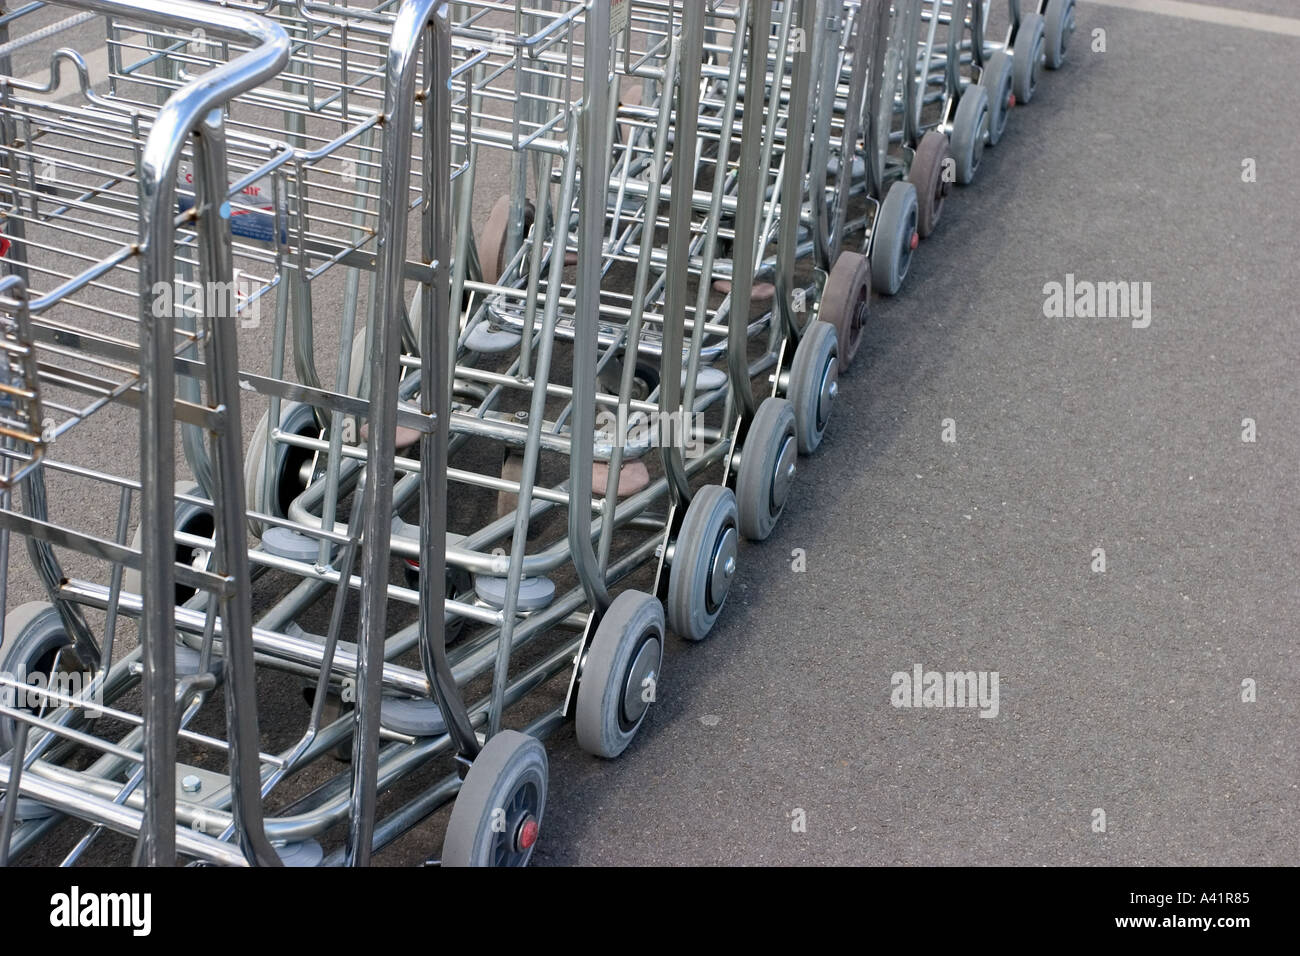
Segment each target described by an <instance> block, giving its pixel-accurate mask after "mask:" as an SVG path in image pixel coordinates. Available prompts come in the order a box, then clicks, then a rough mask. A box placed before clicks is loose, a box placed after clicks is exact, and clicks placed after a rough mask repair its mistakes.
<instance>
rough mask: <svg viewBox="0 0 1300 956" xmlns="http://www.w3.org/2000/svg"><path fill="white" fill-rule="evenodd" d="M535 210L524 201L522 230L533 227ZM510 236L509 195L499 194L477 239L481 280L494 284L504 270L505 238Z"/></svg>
mask: <svg viewBox="0 0 1300 956" xmlns="http://www.w3.org/2000/svg"><path fill="white" fill-rule="evenodd" d="M536 218H537V210H536V208H535V207H534V206H533V204H532V202H527V201H526V202H525V203H524V231H523V233H522V234H523V235H525V236H527V235H528V231H529V230H530V229H532V228H533V222H534V221H535V220H536ZM509 237H510V197H509V196H501V197H500V198H498V199H497V201H496V203H495V204H494V205H493V206H492V211H491V212H490V213H488V218H487V222H486V223H484V224H483V237H482V238H481V239H480V240H479V244H478V249H479V256H478V258H479V263H480V264H481V266H482V269H483V281H484V282H486V283H487V284H489V285H494V284H495V283H497V282H498V281H500V279H501V273H503V272H505V271H506V264H507V262H506V240H507V239H509Z"/></svg>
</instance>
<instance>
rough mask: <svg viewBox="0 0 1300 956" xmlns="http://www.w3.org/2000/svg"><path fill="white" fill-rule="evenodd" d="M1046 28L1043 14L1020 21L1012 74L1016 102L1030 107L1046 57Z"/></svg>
mask: <svg viewBox="0 0 1300 956" xmlns="http://www.w3.org/2000/svg"><path fill="white" fill-rule="evenodd" d="M1046 29H1047V28H1046V26H1045V25H1044V23H1043V17H1042V14H1039V13H1030V14H1026V15H1025V16H1024V17H1022V18H1021V20H1020V29H1019V30H1017V31H1016V46H1015V54H1014V56H1013V57H1012V73H1013V74H1014V77H1015V82H1014V84H1013V86H1012V88H1013V89H1014V90H1015V94H1016V102H1017V103H1018V104H1020V105H1021V106H1028V105H1029V102H1030V101H1031V100H1032V99H1033V98H1034V93H1035V92H1036V91H1037V90H1038V71H1039V69H1040V67H1041V66H1042V63H1043V57H1044V56H1045V53H1044V50H1045V48H1046V46H1047V42H1046Z"/></svg>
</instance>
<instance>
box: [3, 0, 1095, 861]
mask: <svg viewBox="0 0 1300 956" xmlns="http://www.w3.org/2000/svg"><path fill="white" fill-rule="evenodd" d="M1000 6H1001V5H1000V4H999V9H998V10H996V11H992V13H994V14H996V15H998V16H1000V17H1003V19H1004V20H1005V21H1006V22H1007V23H1009V28H1008V31H1007V32H1006V33H1005V34H1002V33H1001V32H1000V31H999V33H998V35H996V36H994V35H993V31H992V27H991V24H990V15H991V11H990V10H989V0H975V2H973V3H972V2H971V0H528V2H525V0H479V2H443V0H370V2H365V0H222V2H221V3H217V2H208V0H69V2H67V3H66V4H60V5H59V6H57V7H54V6H51V5H49V4H45V3H40V2H32V3H26V4H22V5H19V6H14V7H8V6H7V5H6V7H5V8H4V9H0V449H2V454H0V605H3V609H4V612H5V614H4V624H3V634H2V637H0V753H3V756H2V757H0V791H3V800H2V801H0V810H2V812H0V860H3V861H5V862H8V861H20V860H22V859H24V858H29V859H37V860H41V861H44V862H48V863H59V862H61V863H64V864H69V865H70V864H72V863H75V862H78V861H85V862H93V861H96V860H103V859H112V854H113V853H120V854H122V855H123V856H125V855H127V854H131V856H132V859H133V860H134V861H135V862H137V863H140V864H149V865H172V864H174V863H177V862H184V863H190V864H223V865H250V864H252V865H280V864H284V865H298V866H311V865H340V864H346V865H365V864H367V863H368V862H370V860H371V858H372V855H373V854H375V853H376V852H378V851H380V850H381V849H382V848H384V847H386V846H388V845H390V844H392V843H393V842H394V841H396V840H397V839H399V838H400V837H401V836H402V835H403V834H406V833H408V831H410V830H411V829H412V828H413V827H415V826H416V825H417V824H419V823H420V822H421V821H423V820H425V819H426V818H427V817H429V816H430V815H431V814H433V813H435V812H436V811H438V810H439V808H441V807H444V806H445V805H447V804H449V803H450V804H452V806H451V810H450V814H449V816H448V818H447V820H446V824H445V832H446V835H445V838H444V842H443V845H442V847H441V849H440V851H439V849H438V848H437V847H430V848H428V851H427V855H429V856H433V857H436V858H437V859H438V860H439V861H440V862H441V863H442V864H444V865H521V864H524V863H526V862H527V861H528V859H529V857H530V856H531V855H532V853H533V851H534V849H535V847H536V846H537V844H538V840H539V839H544V831H543V822H544V815H545V810H546V803H547V782H548V764H547V755H546V751H545V749H544V747H543V745H542V740H543V739H544V738H546V737H547V736H548V735H549V734H550V733H551V732H552V731H555V730H556V729H557V728H560V727H562V726H564V725H566V724H570V723H571V724H572V725H573V732H574V735H575V736H576V741H577V744H578V746H579V747H581V748H582V749H583V750H585V751H587V752H589V753H591V754H593V755H595V756H596V757H599V758H605V759H609V758H614V757H617V756H619V754H621V753H622V752H623V751H624V750H625V748H627V747H628V745H629V743H630V742H631V741H632V740H633V738H634V737H635V736H636V735H637V733H638V731H639V730H640V729H641V728H642V727H643V725H644V724H645V722H646V715H647V713H648V712H649V710H650V709H651V707H652V706H653V705H654V703H655V701H656V700H657V698H658V695H659V684H660V672H661V669H662V666H663V661H664V649H665V644H666V641H667V640H668V639H669V636H670V635H676V637H677V638H678V639H680V640H684V641H688V642H689V641H700V640H703V639H704V638H706V637H707V636H708V634H709V632H710V630H711V629H712V628H713V626H714V624H715V622H716V621H717V620H718V618H719V616H720V615H722V614H723V613H724V606H725V604H726V600H727V595H728V592H729V590H730V588H731V587H732V585H733V582H734V581H735V580H736V578H737V575H738V573H739V564H740V563H741V562H742V561H743V559H744V550H743V546H742V541H750V542H760V541H763V540H764V539H765V538H767V537H768V536H769V535H770V534H771V533H772V531H773V528H774V527H775V525H776V524H777V522H778V520H779V519H780V517H781V514H782V511H783V509H784V507H785V504H786V502H787V501H788V500H790V498H791V496H792V495H795V494H797V479H796V472H797V469H798V464H799V460H800V458H801V457H803V456H807V455H812V454H814V453H815V452H816V451H817V449H818V446H819V444H820V443H821V441H822V436H823V434H824V433H825V430H826V428H827V426H828V423H829V422H830V418H831V413H832V410H833V407H834V404H835V399H836V394H837V390H838V388H839V381H840V375H841V373H842V372H844V370H845V369H847V368H848V367H849V365H850V364H851V363H852V362H853V359H854V355H855V353H856V352H857V351H858V346H859V342H860V340H861V339H862V335H863V330H864V328H865V326H866V323H867V322H868V320H869V311H870V304H871V300H872V298H873V296H877V295H894V294H896V293H898V292H899V291H900V289H901V288H902V286H903V284H904V282H905V280H906V277H907V273H908V270H909V265H910V262H911V258H912V256H913V254H914V250H916V249H917V246H918V242H919V241H920V240H923V239H924V238H926V237H927V236H929V235H930V234H931V233H932V232H933V231H934V230H935V229H936V228H937V227H938V226H939V223H940V218H941V213H942V211H943V207H944V204H945V201H946V200H947V199H948V198H949V195H950V193H951V192H952V189H953V186H954V184H956V185H966V184H969V183H972V182H974V181H975V180H976V179H977V176H978V172H979V169H980V164H981V158H982V156H983V151H984V149H985V148H986V147H988V146H995V145H996V144H997V143H998V141H999V140H1000V139H1001V137H1002V135H1003V132H1004V130H1005V128H1006V126H1007V123H1008V116H1009V114H1010V112H1011V108H1012V106H1013V105H1016V104H1026V103H1029V102H1030V101H1031V100H1032V99H1033V97H1034V94H1035V90H1036V87H1037V84H1038V82H1039V79H1040V71H1041V69H1042V68H1044V67H1046V68H1055V67H1058V66H1060V65H1061V63H1062V62H1063V60H1064V58H1065V53H1066V48H1067V44H1068V41H1069V39H1070V34H1071V32H1072V31H1073V29H1074V0H1041V2H1039V0H1034V2H1033V3H1023V2H1017V0H1010V2H1009V5H1008V6H1009V9H1008V10H1006V11H1005V14H1007V15H1006V16H1004V15H1003V14H1004V11H1003V10H1002V9H1000ZM1031 8H1032V9H1031ZM88 30H93V31H94V35H95V36H96V37H97V38H100V40H101V42H102V45H103V53H104V54H106V55H105V56H104V58H103V62H105V63H106V68H104V70H105V72H104V73H103V74H102V75H97V74H96V70H95V68H94V64H93V63H92V60H94V58H93V57H92V56H91V55H90V54H88V53H85V52H82V51H79V50H78V49H75V48H73V47H71V46H60V45H59V38H60V36H61V35H64V36H72V35H74V31H75V35H78V36H85V35H86V31H88ZM37 43H42V44H44V48H48V49H52V50H54V51H55V52H53V53H52V55H51V56H49V58H48V60H46V61H43V62H44V63H46V64H47V65H46V66H45V67H43V68H42V69H40V70H38V71H37V73H36V74H29V75H27V76H17V75H15V71H14V70H13V69H12V66H11V64H12V63H13V61H14V60H15V58H17V57H19V56H21V55H22V53H23V50H24V49H25V48H28V47H31V46H33V45H34V44H37ZM69 90H70V92H69ZM19 542H21V543H22V545H23V546H24V547H23V548H18V547H16V545H17V544H18V543H19ZM11 544H13V545H15V547H13V548H11V546H10V545H11ZM24 555H25V559H26V561H27V562H29V563H30V565H31V573H30V574H28V575H27V577H26V578H25V580H29V581H31V582H33V584H32V586H31V587H24V586H21V585H20V583H19V581H20V579H22V576H21V575H19V574H18V573H17V571H18V569H17V568H16V567H15V568H14V569H13V570H14V571H15V573H14V574H13V575H11V574H10V570H11V567H10V563H11V562H13V563H15V564H16V563H17V562H19V561H22V560H23V556H24ZM42 591H43V593H41V592H42ZM24 592H28V593H24ZM38 595H39V596H40V597H41V600H38V601H30V600H28V599H29V598H32V597H36V596H38Z"/></svg>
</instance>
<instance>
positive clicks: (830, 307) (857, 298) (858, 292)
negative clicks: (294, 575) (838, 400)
mask: <svg viewBox="0 0 1300 956" xmlns="http://www.w3.org/2000/svg"><path fill="white" fill-rule="evenodd" d="M870 312H871V263H870V262H869V261H868V260H867V257H866V256H860V255H858V254H857V253H856V252H841V253H840V255H839V258H838V259H836V260H835V265H834V266H833V267H832V268H831V274H830V277H829V278H828V279H827V280H826V288H825V289H823V290H822V300H821V304H820V305H819V306H818V308H817V317H818V318H819V319H821V320H822V321H823V322H829V323H830V324H831V325H833V326H834V327H835V338H836V340H837V344H838V345H839V350H840V370H841V371H843V370H844V369H847V368H848V367H849V365H850V364H852V362H853V357H854V356H855V355H857V354H858V346H859V345H861V344H862V330H863V329H865V328H866V326H867V319H868V317H869V316H870Z"/></svg>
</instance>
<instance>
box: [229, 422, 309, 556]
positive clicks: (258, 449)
mask: <svg viewBox="0 0 1300 956" xmlns="http://www.w3.org/2000/svg"><path fill="white" fill-rule="evenodd" d="M270 414H271V413H270V412H269V411H268V412H267V413H266V414H265V415H263V416H262V418H261V421H259V422H258V423H257V428H256V429H254V431H253V439H252V441H250V442H249V443H248V457H247V458H246V459H244V491H245V493H246V494H247V496H248V507H249V509H250V510H252V511H260V512H261V513H263V514H269V515H272V516H273V517H276V518H284V517H287V516H288V514H289V506H290V505H291V504H293V500H294V499H295V498H297V497H298V496H299V495H300V494H302V492H303V483H302V477H301V475H302V469H303V467H304V466H305V465H306V464H307V463H308V462H310V461H311V460H312V458H313V457H314V456H313V455H312V452H311V451H310V450H308V449H306V448H298V447H296V446H292V445H287V444H285V443H283V442H275V443H273V445H272V447H271V455H272V458H273V465H272V467H273V468H274V471H273V472H272V480H271V488H272V492H271V494H272V497H271V500H270V501H266V500H265V493H264V490H263V481H262V479H263V476H264V475H265V473H266V435H267V423H268V422H269V421H270ZM280 431H282V432H285V433H286V434H289V435H301V436H303V437H305V438H319V437H320V434H321V431H320V426H319V425H318V424H317V422H316V414H315V412H314V411H313V410H312V407H311V406H310V405H304V404H302V403H300V402H282V403H281V404H280ZM248 527H249V529H250V530H251V531H252V532H253V535H254V536H255V537H259V538H260V537H261V536H262V523H261V522H260V521H254V520H250V521H249V522H248Z"/></svg>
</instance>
